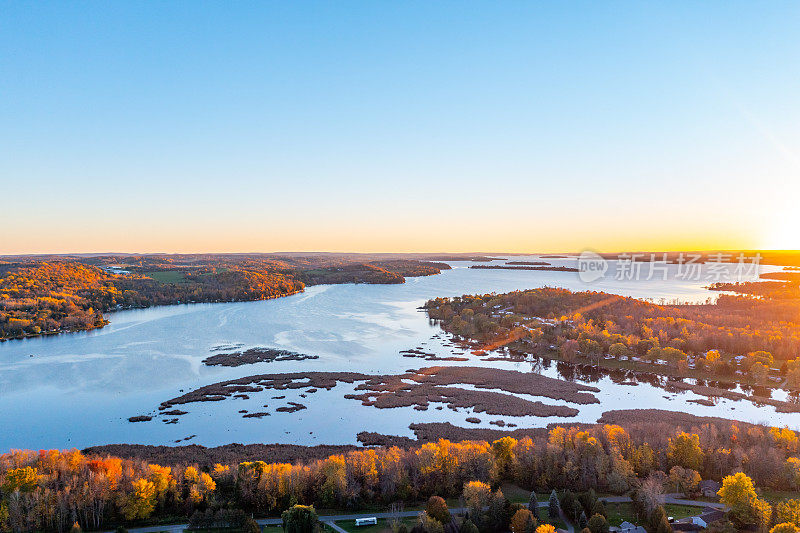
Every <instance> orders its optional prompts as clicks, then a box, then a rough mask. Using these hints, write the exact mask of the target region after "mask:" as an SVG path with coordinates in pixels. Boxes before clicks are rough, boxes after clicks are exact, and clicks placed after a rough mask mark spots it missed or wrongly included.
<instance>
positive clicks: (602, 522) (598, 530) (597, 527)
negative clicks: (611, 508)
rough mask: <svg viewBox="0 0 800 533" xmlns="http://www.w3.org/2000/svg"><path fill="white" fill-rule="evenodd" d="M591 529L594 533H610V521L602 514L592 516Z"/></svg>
mask: <svg viewBox="0 0 800 533" xmlns="http://www.w3.org/2000/svg"><path fill="white" fill-rule="evenodd" d="M589 529H590V530H591V532H592V533H608V521H607V520H606V517H605V516H603V515H601V514H595V515H592V517H591V518H590V519H589Z"/></svg>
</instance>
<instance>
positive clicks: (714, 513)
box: [697, 507, 725, 527]
mask: <svg viewBox="0 0 800 533" xmlns="http://www.w3.org/2000/svg"><path fill="white" fill-rule="evenodd" d="M697 518H699V519H700V520H702V521H703V522H705V523H706V525H708V524H710V523H711V522H716V521H717V520H722V519H723V518H725V511H723V510H721V509H715V508H713V507H706V508H705V509H703V514H701V515H700V516H699V517H697ZM703 527H706V526H703Z"/></svg>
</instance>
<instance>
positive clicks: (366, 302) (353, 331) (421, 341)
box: [0, 256, 800, 451]
mask: <svg viewBox="0 0 800 533" xmlns="http://www.w3.org/2000/svg"><path fill="white" fill-rule="evenodd" d="M537 259H538V257H536V256H525V257H519V256H514V257H513V260H515V261H519V260H537ZM546 261H548V262H551V263H552V264H554V265H567V266H574V264H575V261H574V260H554V259H546ZM450 264H451V265H452V266H453V269H452V270H447V271H443V272H442V274H440V275H437V276H429V277H421V278H408V279H407V282H406V283H405V284H402V285H324V286H315V287H309V288H307V289H306V291H305V292H303V293H301V294H297V295H294V296H290V297H287V298H280V299H275V300H267V301H259V302H241V303H221V304H191V305H178V306H165V307H154V308H149V309H142V310H130V311H121V312H117V313H111V314H109V315H108V318H109V319H110V321H111V323H110V324H109V325H108V326H106V327H105V328H102V329H99V330H95V331H91V332H81V333H71V334H63V335H58V336H50V337H40V338H33V339H25V340H16V341H8V342H4V343H0V427H2V431H0V451H6V450H8V449H10V448H32V449H37V448H71V447H77V448H83V447H87V446H91V445H101V444H111V443H136V444H174V443H175V442H176V441H180V442H181V443H183V444H188V443H191V444H202V445H206V446H216V445H221V444H227V443H231V442H239V443H298V444H322V443H326V444H347V443H355V442H356V434H357V433H358V432H360V431H375V432H379V433H386V434H395V435H405V436H413V434H412V432H411V431H410V430H409V429H408V424H409V423H411V422H434V421H449V422H452V423H453V424H456V425H459V426H469V427H492V428H493V427H495V426H490V425H489V421H490V420H498V419H503V420H505V421H506V422H513V423H516V424H518V426H519V427H540V426H544V425H546V424H548V423H551V422H555V421H564V422H565V423H569V422H578V421H588V422H594V421H595V420H596V419H597V418H598V417H599V416H600V414H601V413H602V412H603V411H607V410H612V409H627V408H634V407H635V408H653V409H671V410H679V411H686V412H691V413H695V414H698V415H707V416H722V417H726V418H732V419H737V420H743V421H749V422H767V423H770V424H772V425H785V424H788V425H790V426H800V414H776V413H775V410H774V408H772V407H756V406H755V405H753V404H752V403H750V402H741V401H740V402H735V401H730V400H720V401H719V403H718V404H717V405H715V406H713V407H708V406H701V405H696V404H693V403H689V402H687V400H690V399H695V398H699V396H697V395H695V394H693V393H683V394H677V395H676V394H669V393H666V392H665V391H664V390H663V389H661V388H658V387H654V386H651V385H646V384H640V385H638V386H629V385H621V384H616V383H614V382H613V381H612V380H611V379H610V378H608V377H602V378H600V380H599V381H596V382H589V381H588V380H587V381H586V382H588V383H589V384H591V385H593V386H596V387H598V388H600V389H601V392H600V393H598V394H597V397H598V398H599V399H600V401H601V403H600V404H593V405H574V404H569V403H567V402H560V401H553V400H548V401H547V402H546V403H550V404H553V405H570V406H572V407H575V408H577V409H579V411H580V413H579V415H578V416H577V417H571V418H565V419H559V418H556V417H508V416H504V417H498V416H487V415H485V414H484V413H478V414H474V413H472V412H471V411H470V410H469V409H459V410H457V411H453V410H450V409H447V408H445V409H442V410H437V409H433V408H431V409H429V410H427V411H416V410H414V409H413V408H411V407H408V408H405V407H403V408H396V409H376V408H374V407H368V406H362V405H361V404H360V402H358V401H355V400H349V399H345V398H344V395H345V394H347V393H349V392H352V390H353V388H354V386H355V385H347V384H339V385H337V386H336V387H334V388H333V389H332V390H330V391H326V390H324V389H321V390H319V391H317V392H315V393H313V394H309V395H308V397H307V398H300V397H299V395H300V394H301V393H303V390H302V389H301V390H292V391H281V392H276V391H266V392H262V393H258V394H253V395H251V397H250V398H249V399H238V398H237V399H227V400H224V401H220V402H206V403H201V404H198V403H194V404H189V405H187V406H182V408H183V409H184V410H186V411H189V413H188V414H186V415H184V416H182V417H180V419H179V421H178V423H176V424H165V423H164V422H163V421H162V419H161V418H154V419H153V420H152V421H149V422H140V423H131V422H129V421H128V418H129V417H132V416H136V415H142V414H155V413H157V407H158V405H159V404H160V403H161V402H162V401H164V400H168V399H170V398H174V397H176V396H179V395H180V394H182V393H183V392H187V391H189V390H192V389H194V388H197V387H200V386H203V385H207V384H210V383H215V382H218V381H223V380H227V379H233V378H238V377H243V376H248V375H252V374H263V373H282V372H303V371H353V372H361V373H366V374H372V373H380V374H386V373H401V372H403V371H405V370H406V369H409V368H420V367H424V366H434V365H444V364H458V365H463V366H488V365H492V366H496V367H499V368H507V369H516V370H522V371H526V372H527V371H537V372H541V373H543V374H546V375H549V376H553V377H558V371H557V369H556V365H555V364H553V365H549V367H545V366H542V365H541V364H536V363H530V362H517V363H513V362H505V361H503V362H491V363H489V362H485V361H480V360H478V359H477V358H476V357H473V356H469V355H468V357H470V361H469V362H464V363H452V362H438V361H437V362H428V361H424V360H421V359H410V358H404V357H402V356H401V355H400V354H399V352H400V351H401V350H407V349H411V348H415V347H417V346H422V347H423V348H424V350H425V351H426V352H432V353H436V354H437V355H445V356H446V355H452V352H453V350H454V348H453V347H451V346H449V345H445V343H447V338H446V336H444V335H441V336H437V334H438V333H440V330H439V328H438V327H436V326H435V325H433V324H431V323H430V321H429V320H428V319H427V317H426V315H425V314H424V313H423V312H422V311H420V310H418V307H419V306H421V305H422V304H423V303H424V302H425V301H426V300H428V299H430V298H435V297H438V296H458V295H462V294H467V293H487V292H498V293H499V292H508V291H512V290H517V289H529V288H535V287H542V286H558V287H565V288H568V289H572V290H602V291H606V292H613V293H617V294H622V295H626V296H633V297H637V298H646V299H651V300H655V301H659V300H674V299H678V300H681V301H692V302H701V301H705V300H707V299H709V298H712V299H713V298H715V297H716V296H717V294H718V293H715V292H712V291H708V290H707V289H705V288H704V286H705V285H707V284H708V283H709V281H708V280H706V279H701V280H679V279H675V278H674V275H673V276H670V278H671V279H668V280H667V281H663V280H660V279H652V280H646V279H641V280H617V279H614V277H613V276H607V277H605V278H603V279H601V280H599V281H597V282H594V283H592V284H585V283H583V282H581V280H580V279H579V277H578V274H576V273H574V272H548V271H530V270H522V271H512V270H482V269H470V268H468V267H469V266H471V265H474V264H477V263H472V262H452V263H450ZM492 264H502V262H500V261H495V262H493V263H492ZM669 268H670V273H671V274H674V273H675V269H676V268H677V267H676V266H675V265H670V267H669ZM613 269H614V262H612V265H611V270H612V271H613ZM768 270H778V269H777V268H774V267H762V271H768ZM703 278H705V275H704V276H703ZM435 336H437V337H435ZM231 344H236V345H241V346H242V347H243V348H248V347H274V348H283V349H287V350H292V351H296V352H301V353H306V354H311V355H318V356H319V359H315V360H304V361H284V362H272V363H258V364H254V365H244V366H239V367H234V368H227V367H208V366H205V365H203V364H202V360H203V359H205V358H206V357H208V356H209V355H212V353H213V352H212V348H214V347H216V346H220V345H231ZM458 351H459V352H460V350H458ZM577 381H579V382H582V381H581V379H577ZM465 387H466V386H465ZM781 393H782V391H776V392H775V396H776V397H778V396H779V395H780V394H781ZM278 394H280V395H286V398H285V399H283V400H273V399H272V398H271V397H272V396H275V395H278ZM531 399H534V400H535V399H537V398H535V397H532V398H531ZM288 401H297V402H300V403H303V404H304V405H306V406H308V409H306V410H302V411H299V412H296V413H280V412H275V408H276V407H278V406H280V405H283V404H284V403H285V402H288ZM264 404H268V405H269V409H267V410H268V411H270V412H271V416H268V417H264V418H261V419H258V418H243V417H242V415H241V414H240V413H239V411H240V410H248V411H251V412H253V411H264V410H265V409H264V408H263V407H262V406H263V405H264ZM470 416H476V417H477V418H480V419H481V423H479V424H469V423H466V422H465V419H466V418H467V417H470ZM189 437H191V438H189ZM187 438H189V439H188V440H186V439H187Z"/></svg>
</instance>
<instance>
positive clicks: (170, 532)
mask: <svg viewBox="0 0 800 533" xmlns="http://www.w3.org/2000/svg"><path fill="white" fill-rule="evenodd" d="M679 496H680V495H679V494H667V495H665V497H664V503H670V504H677V505H692V506H696V507H713V508H714V509H723V510H725V509H727V507H726V506H725V505H723V504H721V503H714V502H704V501H700V500H685V499H683V498H680V497H679ZM600 499H601V500H603V501H604V502H608V503H630V501H631V499H630V498H629V497H628V496H606V497H603V498H600ZM547 506H548V502H546V501H544V502H539V507H543V508H547ZM450 512H451V513H453V514H457V515H459V514H464V513H465V512H466V508H464V507H456V508H453V509H450ZM419 513H420V511H419V510H416V511H401V512H399V513H388V512H386V513H358V514H338V515H324V516H320V517H319V521H320V522H323V523H325V524H327V525H329V526H331V528H332V529H333V530H334V531H336V532H337V533H349V532H348V531H346V530H345V529H343V528H341V527H339V526H337V525H336V523H335V522H337V521H343V520H353V521H354V520H355V519H356V518H370V517H375V518H377V519H387V518H395V517H397V518H410V517H414V516H417V515H418V514H419ZM561 519H562V520H563V521H564V523H565V524H566V525H567V531H568V532H569V533H574V531H575V529H574V528H573V526H572V524H571V523H570V522H569V521H568V520H567V518H566V516H564V513H563V512H562V513H561ZM256 522H257V523H258V525H260V526H262V527H263V526H280V525H281V519H280V518H259V519H257V520H256ZM187 527H189V524H171V525H165V526H149V527H136V528H131V529H129V530H128V531H129V533H160V532H166V533H183V531H184V530H185V529H186V528H187ZM107 533H114V532H107Z"/></svg>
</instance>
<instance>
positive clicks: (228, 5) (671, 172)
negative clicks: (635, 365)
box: [0, 0, 800, 254]
mask: <svg viewBox="0 0 800 533" xmlns="http://www.w3.org/2000/svg"><path fill="white" fill-rule="evenodd" d="M798 197H800V3H797V2H788V1H787V2H782V1H774V2H743V1H735V0H734V1H731V0H725V1H707V2H695V1H691V2H690V1H684V2H682V1H676V2H651V1H630V2H613V1H609V2H580V1H573V2H522V1H504V2H489V1H486V2H469V1H466V2H447V1H437V2H428V1H421V2H414V1H403V2H388V1H361V2H354V1H347V0H344V1H338V2H304V1H293V2H267V1H259V2H247V1H237V2H222V1H221V2H200V1H185V2H181V1H171V2H113V1H109V2H99V1H98V2H78V1H76V2H48V1H38V2H12V1H4V2H1V3H0V254H20V253H74V252H136V253H144V252H184V253H185V252H270V251H360V252H370V251H373V252H388V251H395V252H412V251H413V252H468V251H484V252H492V251H496V252H539V251H541V252H548V251H549V252H553V251H580V250H584V249H594V250H601V251H632V250H678V249H742V248H746V249H754V248H765V249H797V248H800V208H798V206H797V201H798Z"/></svg>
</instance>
